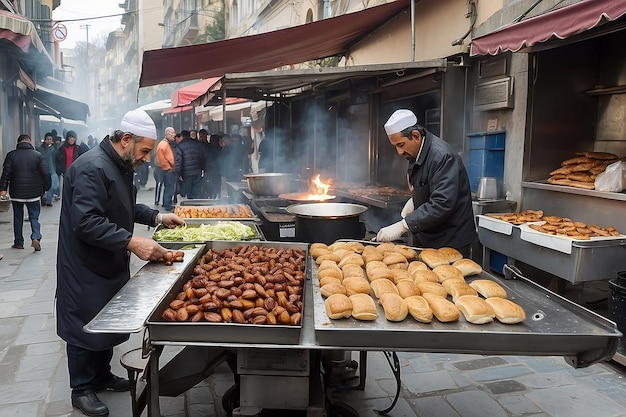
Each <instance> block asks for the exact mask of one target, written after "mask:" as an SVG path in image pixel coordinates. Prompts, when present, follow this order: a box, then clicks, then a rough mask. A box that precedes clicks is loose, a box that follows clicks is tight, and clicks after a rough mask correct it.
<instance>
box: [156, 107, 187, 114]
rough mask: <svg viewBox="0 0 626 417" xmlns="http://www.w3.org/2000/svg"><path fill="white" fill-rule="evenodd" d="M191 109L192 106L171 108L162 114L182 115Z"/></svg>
mask: <svg viewBox="0 0 626 417" xmlns="http://www.w3.org/2000/svg"><path fill="white" fill-rule="evenodd" d="M191 109H193V107H192V106H180V107H172V108H169V109H165V110H163V114H174V113H182V112H184V111H189V110H191Z"/></svg>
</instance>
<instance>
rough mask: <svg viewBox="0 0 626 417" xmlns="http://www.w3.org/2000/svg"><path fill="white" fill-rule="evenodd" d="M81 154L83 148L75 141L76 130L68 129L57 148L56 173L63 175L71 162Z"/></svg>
mask: <svg viewBox="0 0 626 417" xmlns="http://www.w3.org/2000/svg"><path fill="white" fill-rule="evenodd" d="M82 154H83V148H81V147H80V146H79V145H78V144H77V143H76V132H74V131H73V130H68V131H67V133H66V134H65V142H63V144H62V145H61V147H60V148H59V153H58V154H57V159H56V169H57V174H59V175H63V174H65V171H67V169H68V168H69V167H70V165H71V164H72V162H74V161H75V160H76V158H78V157H79V156H80V155H82Z"/></svg>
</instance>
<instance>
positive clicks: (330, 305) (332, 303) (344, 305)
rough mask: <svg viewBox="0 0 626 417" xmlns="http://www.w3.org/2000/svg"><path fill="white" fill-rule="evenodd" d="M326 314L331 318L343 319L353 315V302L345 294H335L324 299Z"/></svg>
mask: <svg viewBox="0 0 626 417" xmlns="http://www.w3.org/2000/svg"><path fill="white" fill-rule="evenodd" d="M324 307H325V309H326V315H327V316H328V317H329V318H331V319H343V318H346V317H350V315H352V302H351V301H350V299H349V298H348V296H347V295H345V294H333V295H331V296H330V297H328V298H327V299H326V301H324Z"/></svg>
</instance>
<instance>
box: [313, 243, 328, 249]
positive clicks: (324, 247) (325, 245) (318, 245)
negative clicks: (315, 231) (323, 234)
mask: <svg viewBox="0 0 626 417" xmlns="http://www.w3.org/2000/svg"><path fill="white" fill-rule="evenodd" d="M318 248H323V249H328V245H327V244H326V243H321V242H316V243H311V248H310V249H318ZM329 250H330V249H329Z"/></svg>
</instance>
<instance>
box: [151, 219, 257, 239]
mask: <svg viewBox="0 0 626 417" xmlns="http://www.w3.org/2000/svg"><path fill="white" fill-rule="evenodd" d="M195 220H202V221H199V222H197V223H196V222H195V221H194V222H192V223H188V224H187V227H200V225H202V224H209V225H211V224H216V223H218V222H228V221H234V222H238V223H243V224H245V225H246V226H250V227H251V228H252V229H253V230H254V236H252V237H250V238H247V239H242V241H259V240H265V237H264V236H263V232H262V231H261V229H260V228H259V225H258V224H257V223H256V222H254V221H253V220H233V219H223V220H217V219H195ZM164 228H167V226H164V225H162V224H160V225H158V226H157V227H156V229H154V233H153V234H152V238H153V239H154V240H156V241H157V242H159V243H163V244H171V243H182V244H189V243H204V242H205V241H174V240H159V239H157V238H156V233H157V232H158V231H159V230H162V229H164Z"/></svg>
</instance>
